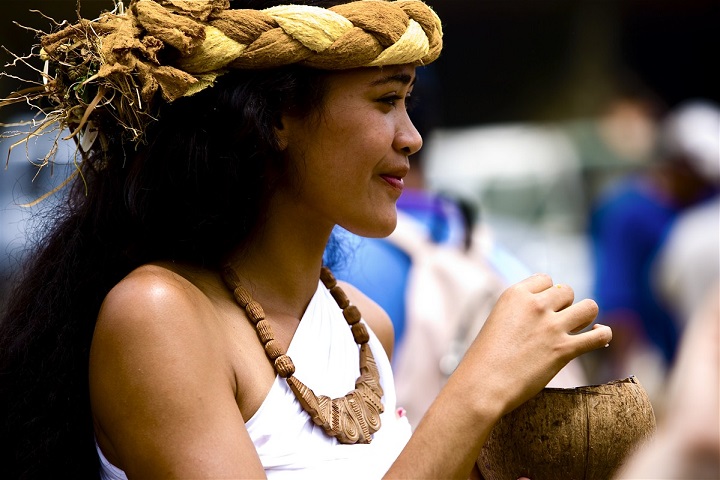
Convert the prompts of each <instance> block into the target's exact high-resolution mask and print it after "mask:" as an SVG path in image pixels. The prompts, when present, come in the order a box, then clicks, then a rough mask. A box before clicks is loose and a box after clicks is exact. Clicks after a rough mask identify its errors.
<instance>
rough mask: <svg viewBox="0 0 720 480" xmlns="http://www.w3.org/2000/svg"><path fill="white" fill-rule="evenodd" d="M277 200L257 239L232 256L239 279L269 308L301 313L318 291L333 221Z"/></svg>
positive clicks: (271, 311) (276, 311)
mask: <svg viewBox="0 0 720 480" xmlns="http://www.w3.org/2000/svg"><path fill="white" fill-rule="evenodd" d="M278 203H279V202H277V201H276V202H274V205H273V206H271V208H270V210H269V211H268V215H267V218H268V221H267V222H266V223H265V224H264V225H263V227H262V229H261V230H260V231H258V232H257V234H256V235H255V238H254V240H253V241H252V242H251V243H250V244H249V245H248V246H246V247H245V248H243V249H242V250H238V251H236V252H234V253H233V254H232V255H231V256H230V257H229V264H230V266H231V267H232V268H233V270H234V271H235V272H236V274H237V275H238V277H239V278H240V281H241V283H242V284H243V286H245V287H246V288H247V289H248V290H249V291H250V292H251V293H252V294H253V297H254V298H255V299H256V300H257V301H258V302H260V304H261V305H262V306H263V308H264V309H265V310H266V311H267V312H268V313H274V312H275V313H280V314H283V315H289V316H292V317H295V318H300V317H301V316H302V314H303V312H304V311H305V308H306V307H307V304H308V303H309V301H310V299H311V298H312V296H313V294H314V293H315V291H316V289H317V286H318V280H319V278H320V267H321V266H322V257H323V253H324V251H325V246H326V244H327V241H328V239H329V237H330V233H331V232H332V227H333V225H318V222H317V220H311V219H310V218H312V217H311V216H310V215H303V214H302V212H298V209H297V208H283V207H282V206H281V205H280V204H278Z"/></svg>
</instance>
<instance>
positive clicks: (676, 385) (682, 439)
mask: <svg viewBox="0 0 720 480" xmlns="http://www.w3.org/2000/svg"><path fill="white" fill-rule="evenodd" d="M700 298H701V300H700V301H699V302H698V303H696V304H695V306H694V309H693V312H692V313H691V314H690V315H689V316H688V317H687V319H686V322H687V328H686V330H685V333H684V334H683V338H682V340H681V343H680V347H679V351H678V355H677V358H676V362H675V363H674V364H673V366H672V369H671V371H670V375H669V381H668V384H667V386H666V387H665V388H664V393H665V394H666V395H667V400H666V402H665V404H664V405H663V408H662V409H659V410H658V411H657V412H656V413H657V418H658V427H657V430H656V432H655V434H654V435H653V437H652V438H651V439H650V440H649V441H648V442H647V444H645V445H643V446H641V447H640V449H639V450H638V451H637V452H636V453H634V454H633V455H632V456H631V457H630V459H629V460H628V461H627V462H626V463H625V464H624V465H623V467H622V468H621V470H620V472H618V474H617V476H616V478H617V479H635V480H636V479H659V478H663V479H676V480H687V479H693V480H701V479H707V480H717V479H718V478H720V401H719V400H720V388H719V383H720V283H717V282H715V283H710V284H706V285H705V288H703V289H702V294H701V295H700Z"/></svg>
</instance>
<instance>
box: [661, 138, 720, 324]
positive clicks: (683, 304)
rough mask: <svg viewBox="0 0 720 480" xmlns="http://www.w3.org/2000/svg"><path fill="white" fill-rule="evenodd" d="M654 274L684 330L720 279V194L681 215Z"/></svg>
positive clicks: (664, 244) (664, 246)
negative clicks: (709, 288) (709, 287)
mask: <svg viewBox="0 0 720 480" xmlns="http://www.w3.org/2000/svg"><path fill="white" fill-rule="evenodd" d="M718 128H719V129H720V126H719V127H718ZM718 135H719V136H720V133H718ZM718 171H719V173H720V165H718ZM653 272H654V277H655V279H656V285H657V288H658V291H659V292H660V293H661V295H662V296H663V298H664V299H665V301H666V304H667V305H668V308H669V309H671V310H672V312H673V313H674V315H675V318H676V319H677V321H679V322H680V328H683V326H684V323H685V321H686V320H687V319H688V318H689V317H690V315H691V314H692V312H693V310H694V309H695V308H696V306H697V305H698V304H699V303H700V300H701V299H702V296H703V295H704V294H705V291H706V289H707V286H708V285H713V284H714V283H716V282H717V281H718V279H720V195H715V196H714V197H713V198H710V199H708V200H705V201H703V202H701V203H700V204H698V205H695V206H692V207H690V208H688V209H687V210H686V211H684V212H682V213H681V214H680V215H679V216H678V218H677V220H675V222H674V223H673V225H672V226H671V228H670V232H669V233H668V237H667V240H666V241H665V242H664V243H663V246H662V247H661V249H660V252H659V253H658V256H657V259H656V260H655V262H654V265H653Z"/></svg>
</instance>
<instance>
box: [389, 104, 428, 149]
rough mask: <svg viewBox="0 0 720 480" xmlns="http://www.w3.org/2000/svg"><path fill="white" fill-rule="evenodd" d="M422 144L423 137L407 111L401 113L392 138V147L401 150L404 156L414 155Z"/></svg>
mask: <svg viewBox="0 0 720 480" xmlns="http://www.w3.org/2000/svg"><path fill="white" fill-rule="evenodd" d="M422 145H423V139H422V136H421V135H420V132H418V130H417V128H415V125H413V123H412V120H410V117H409V116H408V114H407V112H405V113H404V115H403V120H402V121H401V122H400V125H398V129H397V131H396V132H395V138H394V139H393V147H394V148H395V149H396V150H397V151H399V152H402V153H403V154H404V155H406V156H408V157H409V156H410V155H414V154H416V153H417V152H419V151H420V149H421V148H422Z"/></svg>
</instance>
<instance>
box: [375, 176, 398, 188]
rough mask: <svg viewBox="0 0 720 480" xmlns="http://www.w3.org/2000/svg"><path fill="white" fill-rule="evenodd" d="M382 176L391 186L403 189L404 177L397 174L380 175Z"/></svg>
mask: <svg viewBox="0 0 720 480" xmlns="http://www.w3.org/2000/svg"><path fill="white" fill-rule="evenodd" d="M380 177H381V178H382V179H383V180H385V181H386V182H387V183H388V184H389V185H390V186H391V187H393V188H396V189H398V190H402V189H403V186H404V184H403V179H402V177H399V176H396V175H380Z"/></svg>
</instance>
